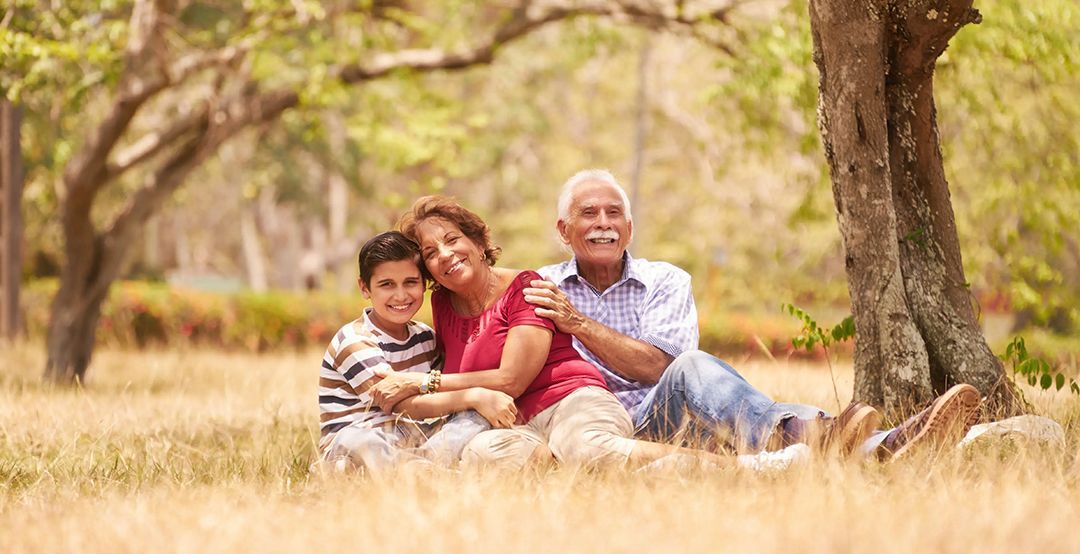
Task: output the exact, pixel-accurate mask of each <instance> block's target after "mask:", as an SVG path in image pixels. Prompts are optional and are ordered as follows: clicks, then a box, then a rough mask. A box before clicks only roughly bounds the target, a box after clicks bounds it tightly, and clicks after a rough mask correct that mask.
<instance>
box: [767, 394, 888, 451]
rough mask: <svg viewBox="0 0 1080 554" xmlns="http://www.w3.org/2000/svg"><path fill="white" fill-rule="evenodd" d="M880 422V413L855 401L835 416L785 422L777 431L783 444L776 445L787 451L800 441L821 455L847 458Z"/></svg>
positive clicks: (867, 405)
mask: <svg viewBox="0 0 1080 554" xmlns="http://www.w3.org/2000/svg"><path fill="white" fill-rule="evenodd" d="M880 421H881V414H880V413H879V412H878V411H877V410H876V409H874V407H873V406H870V405H869V404H865V403H863V402H852V403H851V404H849V405H848V407H847V408H844V411H842V412H840V415H839V416H836V417H829V416H825V415H819V416H818V417H816V418H814V419H800V418H791V419H788V420H786V421H784V422H783V423H782V424H781V426H780V427H781V428H780V429H778V431H779V433H777V435H778V436H779V437H780V438H781V441H780V442H779V444H777V445H776V446H778V447H779V448H786V447H788V446H790V445H792V444H795V443H800V442H801V443H804V444H806V445H808V446H810V448H811V449H812V450H813V451H814V452H816V453H819V454H836V455H839V456H842V457H847V456H850V455H851V453H852V452H854V451H855V449H856V448H858V446H859V445H860V444H862V443H863V441H865V440H866V439H867V438H868V437H869V436H870V434H871V433H873V432H874V429H876V428H877V424H878V422H880Z"/></svg>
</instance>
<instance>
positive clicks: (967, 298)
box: [887, 0, 1014, 413]
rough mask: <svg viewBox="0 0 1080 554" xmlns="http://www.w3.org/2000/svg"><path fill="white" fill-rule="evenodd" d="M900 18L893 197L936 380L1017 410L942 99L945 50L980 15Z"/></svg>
mask: <svg viewBox="0 0 1080 554" xmlns="http://www.w3.org/2000/svg"><path fill="white" fill-rule="evenodd" d="M930 4H932V5H930ZM893 17H894V25H895V29H896V30H897V32H896V33H895V36H894V37H893V39H892V41H891V43H890V45H889V55H890V58H891V60H892V63H891V64H890V66H889V67H890V72H889V76H888V78H887V81H888V83H889V86H888V88H887V95H888V104H889V161H890V166H891V169H892V182H893V205H894V208H895V211H896V214H897V220H898V228H897V231H898V235H897V237H898V239H899V241H900V266H901V269H902V271H903V273H904V285H905V289H906V291H907V297H908V303H909V305H910V307H911V310H912V313H913V314H914V316H915V320H916V325H918V327H919V331H920V333H921V334H922V336H923V338H924V339H925V340H926V347H927V354H928V356H929V360H930V377H931V382H932V383H933V386H934V390H935V391H936V392H941V391H944V390H945V389H947V388H948V387H950V386H952V385H954V384H956V383H970V384H972V385H974V386H975V387H976V388H978V389H979V390H980V391H981V392H982V393H983V394H984V395H986V396H987V397H988V399H989V401H990V402H989V404H990V405H991V406H992V408H993V409H994V410H995V411H997V412H999V413H1011V412H1012V411H1013V400H1014V394H1013V390H1012V388H1011V386H1010V385H1009V382H1008V380H1007V379H1006V378H1005V371H1004V367H1003V365H1002V363H1001V361H1000V360H999V359H998V358H997V357H996V356H994V353H993V352H991V350H990V347H989V346H988V345H987V344H986V339H985V337H984V336H983V333H982V328H981V327H980V326H979V322H978V319H977V318H976V316H975V310H974V308H973V306H972V303H973V299H972V297H971V293H970V290H969V288H968V283H967V279H966V277H965V276H964V268H963V263H962V259H961V254H960V241H959V237H958V235H957V231H956V220H955V217H954V214H953V208H952V198H951V195H950V194H949V184H948V181H947V180H946V179H945V171H944V162H943V159H942V155H941V142H940V135H939V133H938V129H937V108H936V106H935V104H934V81H933V76H934V65H935V63H936V61H937V58H938V57H939V56H940V55H941V53H942V52H944V51H945V47H946V45H947V44H948V41H949V39H950V38H951V37H952V36H953V35H955V34H956V32H957V31H958V30H959V29H960V27H962V26H963V25H965V24H967V23H969V22H978V21H979V20H980V16H979V14H978V12H976V11H974V10H972V9H971V2H970V0H969V1H966V2H964V1H953V2H933V3H930V2H924V3H923V4H919V3H916V4H911V5H908V6H906V7H905V8H902V9H898V10H897V11H896V12H895V13H894V14H893Z"/></svg>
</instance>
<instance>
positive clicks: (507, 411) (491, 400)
mask: <svg viewBox="0 0 1080 554" xmlns="http://www.w3.org/2000/svg"><path fill="white" fill-rule="evenodd" d="M465 410H476V411H477V412H479V413H480V415H482V416H484V419H487V420H488V422H489V423H491V426H492V427H496V428H508V427H510V426H511V425H513V423H514V420H515V419H517V407H516V406H514V399H513V398H511V397H510V396H509V395H507V394H504V393H501V392H498V391H493V390H488V389H481V388H470V389H465V390H455V391H448V392H436V393H432V394H420V395H416V396H410V397H409V398H406V399H405V400H402V401H401V402H398V403H397V404H396V405H395V406H394V408H393V411H394V412H398V413H401V414H403V415H406V416H409V417H411V418H413V419H427V418H429V417H441V416H444V415H449V414H453V413H457V412H462V411H465Z"/></svg>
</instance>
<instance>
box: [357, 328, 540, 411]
mask: <svg viewBox="0 0 1080 554" xmlns="http://www.w3.org/2000/svg"><path fill="white" fill-rule="evenodd" d="M551 340H552V332H551V331H550V330H548V329H547V328H545V327H537V326H534V325H518V326H516V327H511V328H510V331H509V332H508V333H507V336H506V346H505V347H504V348H503V355H502V358H501V359H500V360H499V367H498V368H497V369H486V370H482V371H470V372H466V373H444V374H443V375H442V385H441V386H440V390H441V391H444V392H447V391H463V390H466V389H470V388H474V387H482V388H485V389H491V390H495V391H499V392H503V393H506V394H508V395H510V396H511V397H514V398H516V397H518V396H521V393H523V392H525V389H526V388H527V387H528V386H529V384H530V383H532V381H533V379H535V378H536V376H537V374H539V373H540V370H541V369H543V367H544V362H545V361H546V360H547V356H548V352H549V351H550V350H551ZM375 375H376V376H377V377H380V378H382V380H381V381H380V382H379V383H377V384H376V385H375V386H373V387H371V391H370V392H371V397H372V399H373V400H374V401H375V403H376V404H378V405H379V406H380V407H382V408H383V409H386V408H389V407H392V406H396V405H397V404H399V403H400V402H403V401H404V400H405V399H407V398H410V397H412V396H414V395H417V394H418V393H419V390H418V387H419V385H420V383H421V381H422V380H423V377H424V376H423V374H421V373H405V372H393V371H389V370H385V369H380V370H376V371H375ZM478 411H479V410H478ZM485 417H486V416H485Z"/></svg>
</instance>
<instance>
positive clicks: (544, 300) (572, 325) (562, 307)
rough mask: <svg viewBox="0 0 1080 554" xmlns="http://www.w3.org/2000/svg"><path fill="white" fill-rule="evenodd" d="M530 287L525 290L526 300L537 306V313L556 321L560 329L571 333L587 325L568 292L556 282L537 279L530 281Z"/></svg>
mask: <svg viewBox="0 0 1080 554" xmlns="http://www.w3.org/2000/svg"><path fill="white" fill-rule="evenodd" d="M529 287H530V288H527V289H525V290H524V292H525V301H526V302H528V303H530V304H533V305H535V306H537V308H536V310H535V312H536V315H538V316H540V317H546V318H548V319H550V320H551V321H554V322H555V326H556V327H558V328H559V330H560V331H562V332H564V333H569V334H571V335H573V334H575V333H576V332H577V331H579V330H580V329H581V327H582V326H583V325H585V316H583V315H581V312H579V311H577V308H575V307H574V305H573V304H572V303H571V302H570V299H569V298H567V296H566V293H565V292H563V291H561V290H559V287H557V286H555V283H552V282H551V281H540V280H536V281H530V282H529Z"/></svg>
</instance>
